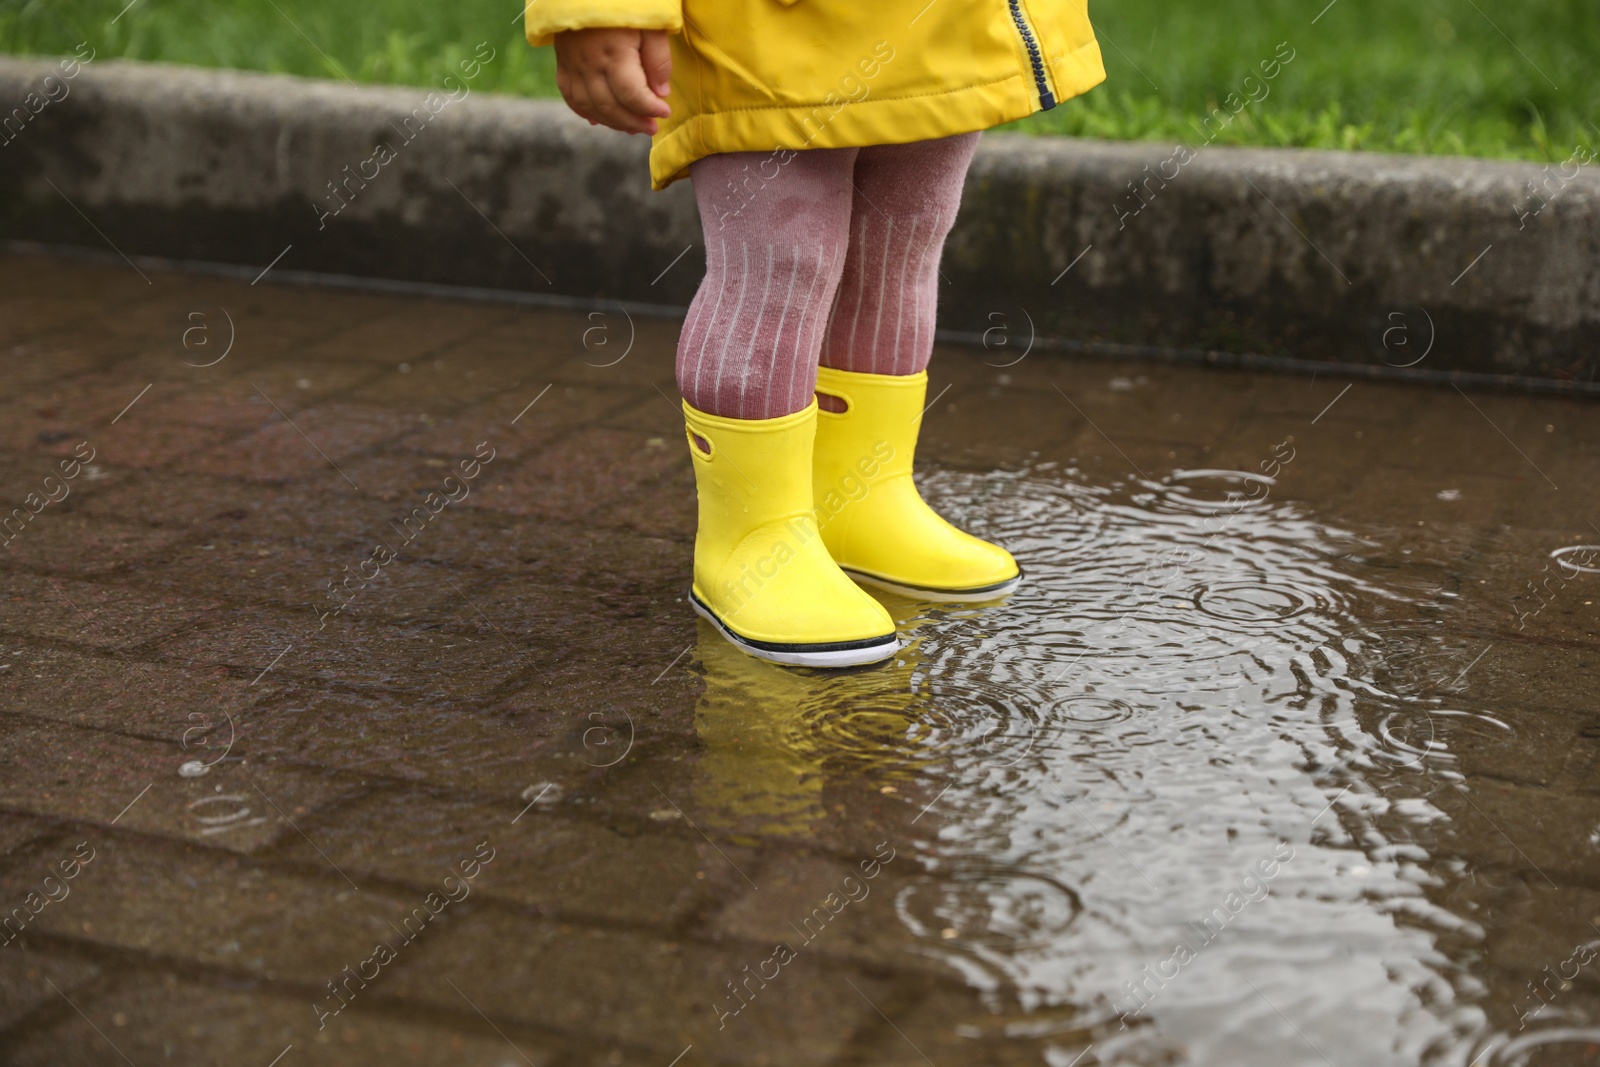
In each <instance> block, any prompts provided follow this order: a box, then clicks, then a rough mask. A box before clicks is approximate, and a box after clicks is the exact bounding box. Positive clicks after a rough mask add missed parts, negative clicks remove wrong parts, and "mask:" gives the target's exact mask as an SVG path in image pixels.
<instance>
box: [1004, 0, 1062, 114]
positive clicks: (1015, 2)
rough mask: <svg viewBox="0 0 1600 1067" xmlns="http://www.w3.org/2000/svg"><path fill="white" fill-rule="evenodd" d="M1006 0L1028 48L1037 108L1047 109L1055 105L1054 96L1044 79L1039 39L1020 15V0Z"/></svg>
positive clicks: (1024, 44)
mask: <svg viewBox="0 0 1600 1067" xmlns="http://www.w3.org/2000/svg"><path fill="white" fill-rule="evenodd" d="M1008 2H1009V3H1010V5H1011V21H1012V22H1015V23H1016V24H1017V32H1018V33H1019V34H1021V35H1022V46H1023V47H1024V48H1026V49H1027V50H1028V62H1029V63H1030V64H1032V66H1033V84H1034V87H1035V88H1037V89H1038V90H1039V110H1041V111H1049V110H1050V109H1051V108H1053V107H1055V106H1056V98H1055V96H1054V95H1053V94H1052V93H1051V92H1050V83H1049V82H1048V81H1046V80H1045V74H1044V56H1043V55H1042V54H1041V53H1040V51H1039V39H1038V38H1037V37H1035V36H1034V35H1033V30H1032V28H1030V27H1029V26H1028V20H1027V19H1026V18H1024V17H1023V15H1022V0H1008Z"/></svg>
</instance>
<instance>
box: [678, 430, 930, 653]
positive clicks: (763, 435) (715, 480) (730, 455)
mask: <svg viewBox="0 0 1600 1067" xmlns="http://www.w3.org/2000/svg"><path fill="white" fill-rule="evenodd" d="M683 411H684V416H685V418H686V420H687V423H688V433H689V451H690V452H691V453H692V454H693V456H694V475H695V487H696V491H697V493H698V495H699V501H700V526H699V529H698V531H697V532H696V533H695V539H694V585H693V587H692V588H691V590H690V597H691V599H692V600H693V602H694V608H695V610H696V611H698V612H699V613H700V614H701V615H703V616H705V618H706V619H707V620H708V621H710V622H711V623H712V624H713V625H714V626H716V627H717V629H718V630H719V631H720V632H721V633H722V635H723V636H724V637H726V638H727V639H728V640H729V641H731V642H733V644H734V645H735V646H737V647H738V648H739V649H741V650H742V651H744V652H748V653H749V654H750V655H752V656H757V657H759V658H761V659H765V660H771V661H772V662H774V663H784V664H788V665H791V666H800V667H850V666H855V665H857V664H862V663H876V662H877V661H879V660H882V659H887V658H888V657H889V656H892V655H894V653H895V651H896V650H897V649H898V648H899V647H900V642H899V641H898V639H897V638H896V637H895V632H894V621H893V620H892V619H890V618H889V613H888V612H886V611H884V609H883V607H882V605H880V604H879V603H878V602H877V601H876V600H873V599H872V597H870V596H868V595H867V594H866V593H864V592H863V591H862V590H861V589H860V588H858V587H857V586H856V585H855V583H853V582H851V581H850V579H849V578H847V577H846V576H845V575H844V573H843V572H842V571H840V570H839V567H838V565H837V564H835V563H834V562H833V559H832V558H831V557H830V556H829V555H828V550H827V549H826V548H825V547H824V546H823V541H822V538H821V537H819V536H818V534H817V525H816V519H815V517H814V516H813V515H812V502H811V471H812V463H811V446H812V439H813V437H814V435H815V431H816V423H817V405H816V402H815V401H813V402H812V403H811V405H810V406H809V407H807V408H806V409H805V410H803V411H798V412H796V413H794V414H793V415H784V416H782V417H780V418H776V419H728V418H722V417H721V416H718V415H710V414H707V413H706V412H703V411H700V410H698V409H696V408H694V407H692V406H690V405H689V404H688V403H687V402H685V403H684V405H683Z"/></svg>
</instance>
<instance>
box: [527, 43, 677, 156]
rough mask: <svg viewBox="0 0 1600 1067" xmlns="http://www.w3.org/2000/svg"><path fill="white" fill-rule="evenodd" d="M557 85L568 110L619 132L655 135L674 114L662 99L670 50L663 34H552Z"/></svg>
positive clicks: (592, 123) (665, 91)
mask: <svg viewBox="0 0 1600 1067" xmlns="http://www.w3.org/2000/svg"><path fill="white" fill-rule="evenodd" d="M555 45H556V86H557V88H559V89H560V90H561V96H562V98H563V99H564V100H566V102H567V106H568V107H570V108H572V110H574V111H576V112H577V113H578V114H580V115H582V116H583V117H584V118H586V119H588V120H589V123H590V125H594V124H596V123H600V124H603V125H606V126H610V127H611V128H612V129H613V130H621V131H622V132H623V133H651V134H653V133H655V132H656V119H664V118H666V117H667V116H668V115H670V114H672V109H671V108H670V107H668V106H667V102H666V100H665V99H664V97H665V96H666V95H667V91H668V85H669V84H670V76H671V73H672V52H671V50H670V49H669V47H668V45H667V34H666V31H664V30H627V29H613V28H609V27H608V28H604V29H592V30H568V31H567V32H565V33H558V34H556V40H555Z"/></svg>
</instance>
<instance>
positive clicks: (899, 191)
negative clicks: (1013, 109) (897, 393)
mask: <svg viewBox="0 0 1600 1067" xmlns="http://www.w3.org/2000/svg"><path fill="white" fill-rule="evenodd" d="M977 146H978V135H977V134H976V133H965V134H960V135H958V136H955V137H944V138H940V139H939V140H935V141H916V142H913V143H911V144H896V145H874V146H872V147H870V148H863V149H861V150H860V154H859V155H858V156H857V158H856V165H855V173H854V175H853V180H854V184H855V190H854V193H853V205H852V214H851V217H850V229H851V233H850V251H849V254H848V255H847V256H846V258H845V266H844V275H843V278H842V279H841V281H840V283H839V289H838V296H837V298H836V301H835V304H834V307H833V314H832V317H831V319H830V320H829V323H828V330H827V336H826V339H825V340H824V342H823V347H822V365H823V366H825V367H833V368H835V369H837V370H845V371H855V372H857V373H862V374H897V375H903V374H916V373H918V372H919V371H922V370H924V369H926V368H927V366H928V357H929V355H931V354H932V351H933V322H934V309H935V305H936V304H937V302H938V295H939V285H938V278H939V254H940V252H941V250H942V249H943V248H944V239H945V236H946V235H947V234H949V232H950V226H951V224H952V223H954V222H955V218H956V210H957V209H958V208H959V207H960V206H961V185H962V182H963V181H964V180H965V178H966V174H967V166H968V164H970V163H971V162H972V153H973V150H974V149H976V148H977Z"/></svg>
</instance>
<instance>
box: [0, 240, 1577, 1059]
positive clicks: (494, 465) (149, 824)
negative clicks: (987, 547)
mask: <svg viewBox="0 0 1600 1067" xmlns="http://www.w3.org/2000/svg"><path fill="white" fill-rule="evenodd" d="M0 292H3V293H5V294H6V295H5V297H4V303H3V308H4V313H3V314H0V345H3V346H4V350H5V352H6V356H5V358H4V359H3V360H0V504H3V507H0V512H3V513H4V514H5V515H7V516H9V518H8V519H7V522H6V525H5V528H4V532H3V534H0V536H3V538H4V539H5V550H4V553H3V554H0V693H3V700H0V931H3V932H0V1062H4V1063H7V1064H19V1065H29V1064H52V1065H60V1064H103V1063H113V1062H116V1063H120V1062H124V1061H126V1062H130V1063H134V1064H141V1065H142V1064H146V1063H168V1062H175V1063H185V1064H212V1063H215V1064H223V1063H226V1064H259V1065H261V1067H268V1065H270V1064H282V1065H283V1067H292V1065H293V1064H296V1063H303V1062H304V1063H311V1062H323V1063H330V1064H354V1065H365V1064H384V1065H389V1064H394V1063H404V1064H434V1063H438V1064H460V1065H484V1067H501V1065H507V1064H523V1063H526V1064H532V1065H536V1067H546V1065H552V1067H560V1065H581V1067H589V1065H595V1067H598V1065H601V1064H605V1065H621V1064H628V1065H636V1064H637V1065H647V1067H672V1065H673V1064H678V1065H680V1067H691V1065H694V1064H705V1063H729V1064H755V1065H772V1067H779V1065H796V1067H810V1065H818V1067H823V1065H826V1067H847V1065H867V1064H871V1065H874V1067H882V1065H897V1064H906V1065H916V1064H933V1065H938V1067H945V1065H967V1064H974V1065H979V1064H981V1065H989V1064H997V1065H1010V1064H1040V1065H1045V1067H1072V1065H1082V1067H1091V1065H1097V1064H1100V1065H1109V1064H1128V1065H1152V1067H1153V1065H1168V1064H1173V1065H1176V1064H1194V1065H1229V1067H1237V1065H1257V1064H1259V1065H1274V1067H1277V1065H1292V1064H1330V1065H1337V1067H1347V1065H1348V1067H1383V1065H1390V1064H1394V1065H1406V1064H1427V1065H1435V1064H1437V1065H1459V1067H1467V1065H1469V1064H1470V1065H1475V1067H1511V1065H1528V1067H1547V1065H1564V1064H1586V1063H1593V1062H1596V1060H1597V1059H1600V958H1597V957H1600V775H1597V771H1600V707H1597V696H1600V686H1597V684H1596V682H1595V680H1594V679H1595V671H1596V667H1597V665H1600V636H1597V614H1596V607H1595V600H1596V599H1600V597H1597V594H1600V547H1597V546H1600V526H1597V525H1596V524H1597V523H1600V494H1597V487H1600V484H1597V483H1600V419H1597V418H1596V416H1595V408H1594V406H1593V404H1592V403H1587V404H1586V403H1583V402H1578V401H1568V400H1561V399H1554V398H1548V397H1541V398H1534V397H1527V396H1518V395H1509V394H1494V393H1485V392H1474V391H1466V392H1462V391H1459V390H1457V389H1454V388H1421V387H1416V386H1410V385H1399V384H1383V383H1377V382H1372V381H1366V380H1363V381H1359V382H1353V383H1352V382H1350V381H1348V380H1345V381H1341V380H1337V379H1329V378H1327V377H1320V378H1304V377H1273V376H1266V375H1253V374H1244V373H1237V372H1231V371H1217V370H1204V369H1198V368H1189V367H1177V366H1164V365H1156V364H1145V363H1112V362H1098V361H1087V360H1067V359H1063V358H1060V357H1056V356H1047V355H1043V354H1039V353H1035V354H1033V355H1032V356H1030V357H1029V358H1026V359H1023V360H1021V361H1015V354H1014V352H1012V351H1011V350H998V349H997V350H992V351H984V350H982V349H964V348H948V349H942V350H940V351H939V352H938V353H937V354H936V357H935V360H934V364H933V367H932V369H931V377H932V392H933V393H934V394H935V396H936V400H935V402H934V403H933V405H932V406H931V407H930V409H929V411H928V414H927V418H926V420H925V424H924V427H925V428H924V439H923V442H922V445H921V448H920V451H919V456H918V459H919V463H918V479H919V483H920V484H921V485H922V487H923V490H924V493H925V495H926V496H927V497H928V498H929V500H930V501H931V502H933V503H934V505H935V506H936V507H937V508H939V509H940V510H941V511H943V513H945V514H946V515H947V516H948V517H950V518H951V519H952V520H954V521H957V522H959V523H961V524H963V525H965V526H967V527H968V528H970V529H972V530H974V531H975V532H978V533H980V534H983V535H985V536H989V537H992V538H994V539H997V540H999V541H1002V542H1003V543H1005V544H1007V545H1008V546H1009V547H1010V548H1011V549H1012V550H1013V551H1014V552H1015V553H1016V554H1017V556H1018V557H1019V559H1020V560H1021V561H1022V563H1023V565H1024V567H1025V568H1026V571H1027V574H1028V579H1027V581H1026V582H1025V584H1024V585H1023V586H1022V588H1021V589H1020V590H1019V591H1018V593H1017V594H1016V595H1014V596H1013V597H1012V598H1011V599H1010V600H1009V602H1007V603H1005V604H1003V605H984V606H975V607H974V606H962V607H947V606H930V605H926V604H919V603H915V602H911V601H907V600H900V599H897V598H893V597H887V598H886V600H885V603H886V605H887V606H888V607H889V609H890V611H891V612H892V613H893V614H894V615H895V617H896V619H897V621H898V623H899V624H900V626H901V629H902V632H903V634H905V635H906V636H907V637H908V642H907V645H906V648H905V650H904V651H903V652H902V653H901V654H900V655H899V656H898V658H896V659H895V660H893V661H892V662H890V663H888V664H885V665H882V666H880V667H878V668H874V669H868V670H860V671H851V672H843V673H821V672H804V671H794V670H786V669H783V668H778V667H773V666H770V665H767V664H763V663H759V662H757V661H754V660H751V659H749V658H747V657H744V656H742V655H741V654H739V653H737V652H736V651H734V650H733V649H732V648H730V647H729V646H727V645H726V644H724V643H722V642H721V641H720V640H719V639H718V638H717V637H716V636H715V635H714V634H713V633H711V632H710V631H709V630H708V629H707V627H706V625H705V624H704V623H701V622H698V621H697V620H696V618H695V617H694V615H693V614H692V613H691V612H690V611H689V610H688V608H687V605H686V604H685V601H684V593H685V588H686V586H687V583H688V579H689V567H690V556H691V547H692V539H693V530H694V486H693V478H692V472H691V470H690V467H689V462H688V457H687V456H686V455H685V453H684V446H683V436H682V434H683V431H682V421H681V417H680V415H679V412H678V407H677V402H676V399H675V392H674V390H673V384H672V351H673V344H674V340H675V336H676V329H677V323H675V322H673V321H670V320H665V319H653V318H640V317H637V316H635V317H632V318H631V319H630V318H629V317H628V316H627V315H626V314H624V313H622V312H620V311H600V312H594V313H588V314H585V313H564V312H553V311H535V310H529V309H527V308H516V307H509V306H504V305H495V304H482V303H467V302H456V303H452V302H445V301H440V300H430V299H422V298H419V297H410V296H398V295H374V294H371V293H359V292H349V291H334V290H318V289H308V288H296V287H289V286H272V285H270V284H267V283H262V284H259V285H250V284H246V283H245V282H236V281H230V280H225V279H217V278H210V277H202V276H194V275H182V274H158V273H150V274H148V276H147V277H142V276H141V275H139V274H138V273H136V272H135V271H132V270H128V269H112V268H109V267H101V266H93V265H85V264H83V263H69V262H65V261H56V260H50V259H44V258H22V257H10V258H0Z"/></svg>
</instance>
